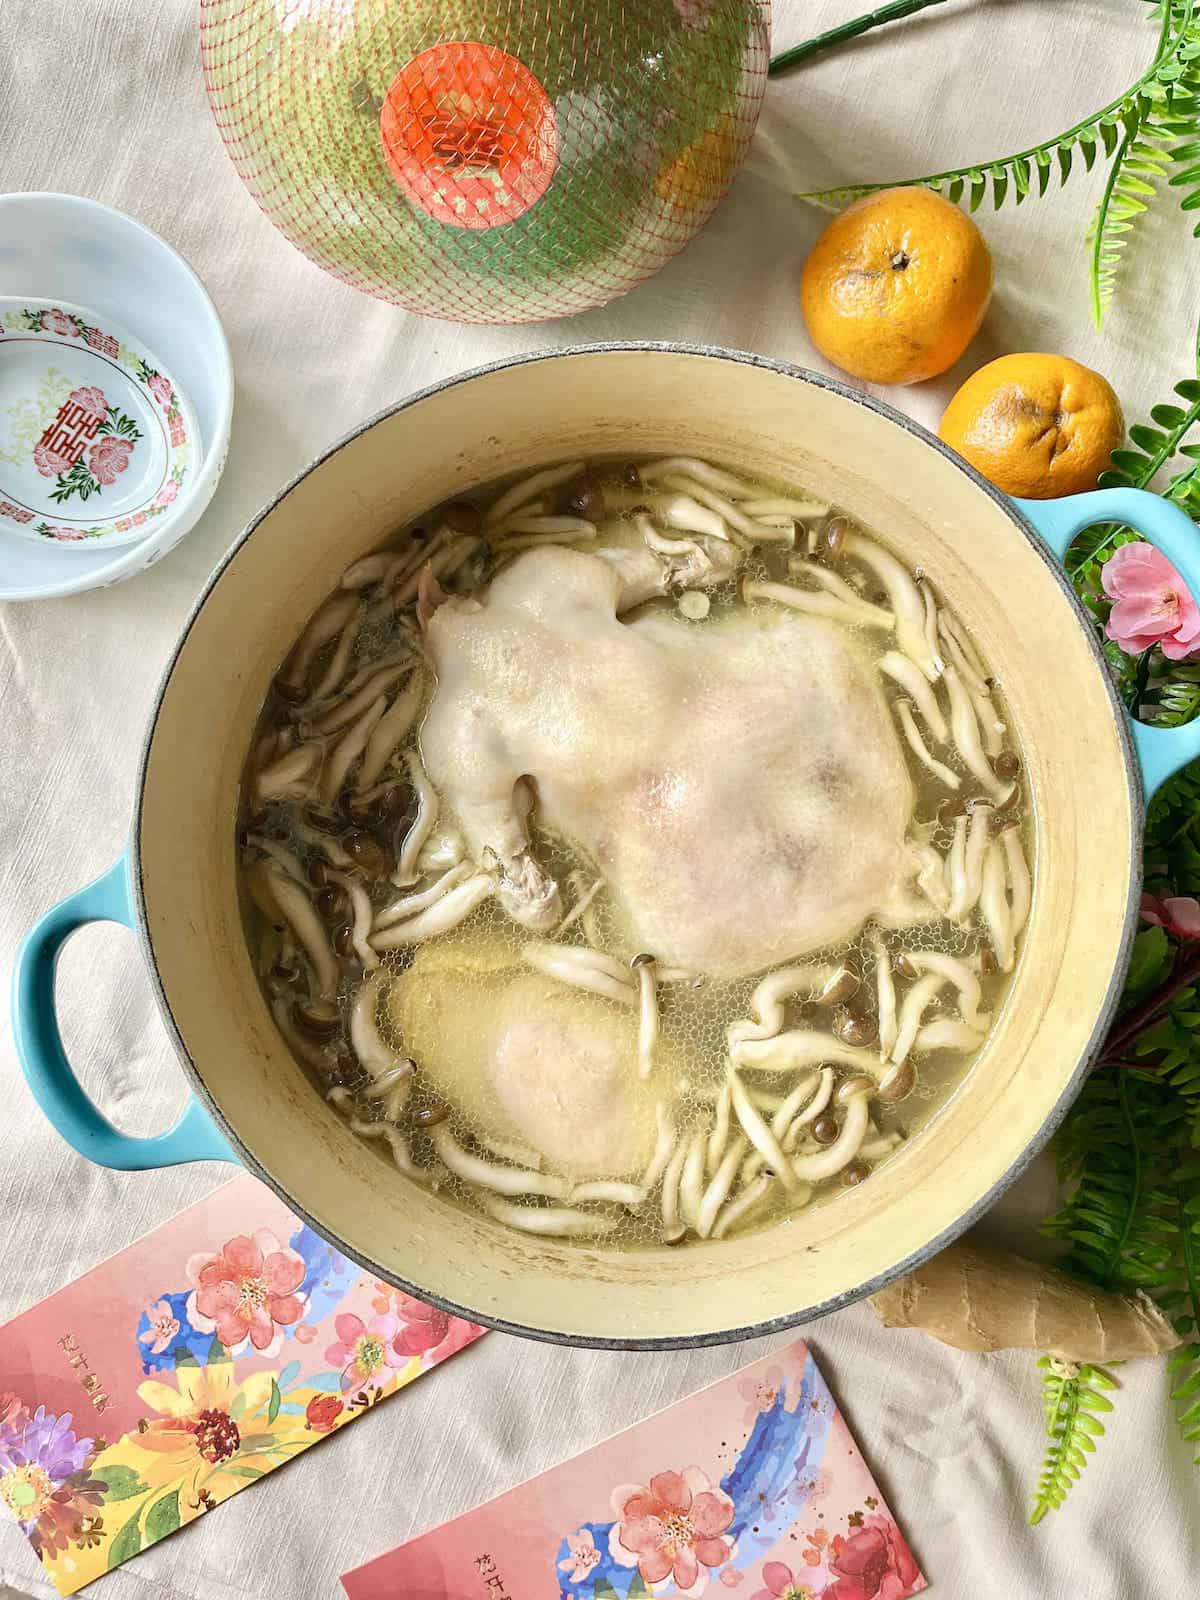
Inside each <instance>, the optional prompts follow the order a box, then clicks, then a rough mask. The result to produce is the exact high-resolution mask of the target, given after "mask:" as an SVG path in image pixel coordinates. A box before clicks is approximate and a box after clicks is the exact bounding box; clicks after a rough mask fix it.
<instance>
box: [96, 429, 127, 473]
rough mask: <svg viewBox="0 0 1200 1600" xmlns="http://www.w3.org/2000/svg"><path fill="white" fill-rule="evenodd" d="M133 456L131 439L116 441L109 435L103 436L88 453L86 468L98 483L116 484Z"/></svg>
mask: <svg viewBox="0 0 1200 1600" xmlns="http://www.w3.org/2000/svg"><path fill="white" fill-rule="evenodd" d="M132 454H133V440H132V439H117V438H115V437H114V436H113V435H112V434H111V433H106V434H103V435H102V436H101V437H100V438H99V439H97V440H96V442H95V444H94V445H93V446H92V447H91V449H90V450H89V451H88V467H89V468H90V469H91V474H92V477H93V478H95V479H96V481H97V482H98V483H103V484H108V483H116V481H117V478H118V476H119V474H121V473H122V472H124V471H125V468H126V467H127V466H128V465H129V458H130V456H131V455H132Z"/></svg>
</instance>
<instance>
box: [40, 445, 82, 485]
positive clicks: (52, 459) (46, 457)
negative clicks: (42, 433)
mask: <svg viewBox="0 0 1200 1600" xmlns="http://www.w3.org/2000/svg"><path fill="white" fill-rule="evenodd" d="M33 464H34V466H35V467H36V468H37V469H38V471H39V472H40V473H41V475H42V477H43V478H57V477H58V475H59V474H60V473H62V472H70V470H71V467H72V465H73V462H72V461H71V458H70V456H65V455H64V454H63V453H62V451H61V450H52V449H51V448H50V446H49V445H48V444H41V443H38V444H35V445H34V447H33Z"/></svg>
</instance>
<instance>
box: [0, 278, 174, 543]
mask: <svg viewBox="0 0 1200 1600" xmlns="http://www.w3.org/2000/svg"><path fill="white" fill-rule="evenodd" d="M197 452H198V441H197V438H196V424H195V420H194V418H193V417H192V414H191V411H190V408H189V407H188V405H187V402H186V400H185V398H184V397H183V395H182V394H181V393H180V392H179V390H178V389H177V387H176V385H175V383H174V382H173V380H172V379H171V377H170V376H169V375H168V374H167V373H166V372H164V371H163V370H162V369H161V366H160V364H159V363H157V361H156V360H155V358H154V357H153V355H152V354H151V353H150V352H149V351H148V350H146V349H145V348H144V347H143V346H142V345H141V344H139V343H138V341H137V340H135V339H133V338H132V337H131V335H129V334H128V333H126V332H125V331H124V330H122V329H119V328H116V327H115V326H112V325H111V324H107V325H104V326H102V325H101V324H100V323H99V322H96V321H93V320H92V318H91V316H90V314H89V313H87V312H85V311H82V310H80V309H78V308H76V307H69V306H62V305H51V304H48V303H43V302H41V301H37V300H22V301H15V300H7V301H0V528H4V529H8V530H10V531H12V532H16V533H19V534H21V535H23V536H24V537H26V538H32V539H38V540H46V539H48V540H53V541H55V542H58V543H62V544H79V543H81V542H84V541H87V542H89V543H95V542H96V541H103V542H104V543H105V544H108V545H119V544H126V543H131V542H133V541H134V540H135V539H139V538H141V537H143V536H144V535H143V531H142V530H143V529H145V528H147V526H148V525H149V524H151V523H153V522H155V521H156V520H157V519H159V518H162V517H165V516H168V515H169V514H171V510H172V507H173V506H174V505H175V504H176V501H177V500H178V498H179V495H180V492H181V490H182V489H183V488H184V486H185V484H186V483H187V481H188V478H189V475H190V474H191V472H192V471H193V469H194V464H195V461H196V459H197Z"/></svg>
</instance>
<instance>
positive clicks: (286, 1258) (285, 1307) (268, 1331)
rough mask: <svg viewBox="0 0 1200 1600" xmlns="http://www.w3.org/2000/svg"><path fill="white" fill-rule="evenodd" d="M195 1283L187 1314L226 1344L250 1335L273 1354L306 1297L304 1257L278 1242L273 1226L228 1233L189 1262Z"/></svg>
mask: <svg viewBox="0 0 1200 1600" xmlns="http://www.w3.org/2000/svg"><path fill="white" fill-rule="evenodd" d="M187 1272H188V1277H189V1278H191V1280H192V1282H193V1283H194V1284H195V1285H196V1287H195V1289H194V1290H193V1292H192V1294H191V1295H190V1296H189V1298H188V1307H187V1310H188V1318H189V1320H190V1321H191V1323H192V1325H193V1327H196V1328H198V1329H199V1330H200V1332H201V1333H215V1334H216V1336H217V1338H218V1339H219V1340H220V1341H221V1343H222V1344H223V1345H224V1346H225V1348H226V1349H227V1350H235V1349H238V1348H240V1347H241V1346H243V1345H244V1344H245V1343H246V1340H247V1339H249V1341H250V1343H251V1344H252V1345H253V1346H254V1348H255V1349H256V1350H260V1351H263V1352H264V1353H266V1354H268V1355H273V1354H275V1352H276V1351H278V1349H279V1348H280V1346H281V1345H282V1343H283V1329H284V1328H285V1327H287V1326H289V1325H290V1324H291V1323H293V1322H298V1321H299V1320H300V1317H301V1316H302V1315H303V1312H304V1304H305V1297H304V1296H303V1295H299V1294H297V1293H296V1290H297V1289H299V1287H300V1285H301V1283H302V1282H303V1281H304V1273H305V1266H304V1261H303V1258H302V1257H300V1256H298V1255H297V1254H296V1252H295V1251H294V1250H290V1249H288V1248H287V1247H286V1246H285V1245H282V1244H280V1242H279V1240H278V1239H277V1238H276V1237H275V1235H274V1234H273V1233H272V1232H271V1231H270V1229H269V1228H259V1230H258V1231H257V1232H256V1233H255V1234H254V1235H253V1237H250V1238H248V1237H247V1236H246V1235H245V1234H239V1235H238V1236H237V1237H236V1238H234V1239H228V1240H226V1242H225V1243H224V1244H223V1245H222V1246H221V1249H220V1251H219V1252H218V1253H217V1254H216V1255H215V1256H212V1255H204V1254H201V1255H196V1256H193V1257H192V1258H191V1260H190V1261H189V1262H188V1264H187Z"/></svg>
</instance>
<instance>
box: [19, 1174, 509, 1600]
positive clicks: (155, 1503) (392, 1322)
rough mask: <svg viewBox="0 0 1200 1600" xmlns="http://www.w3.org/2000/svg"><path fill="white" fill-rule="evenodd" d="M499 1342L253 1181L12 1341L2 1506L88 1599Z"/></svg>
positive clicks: (106, 1269) (65, 1293) (98, 1272)
mask: <svg viewBox="0 0 1200 1600" xmlns="http://www.w3.org/2000/svg"><path fill="white" fill-rule="evenodd" d="M483 1331H484V1330H483V1329H482V1328H478V1327H476V1326H475V1325H474V1324H473V1323H469V1322H462V1321H460V1320H458V1319H457V1318H453V1317H447V1316H445V1315H444V1314H443V1313H442V1312H440V1311H436V1310H434V1309H433V1308H432V1307H430V1306H427V1305H425V1304H423V1303H422V1302H421V1301H419V1300H414V1299H412V1298H410V1297H409V1296H408V1295H404V1294H401V1293H400V1292H399V1291H398V1290H395V1289H391V1288H389V1287H388V1286H387V1285H386V1284H382V1283H377V1282H375V1280H374V1279H373V1278H372V1277H371V1276H370V1274H368V1273H364V1272H363V1271H362V1270H361V1268H359V1267H357V1266H356V1265H355V1264H354V1263H353V1262H351V1261H348V1260H347V1259H346V1257H345V1256H343V1255H340V1254H339V1253H338V1251H336V1250H335V1249H334V1248H333V1246H332V1245H330V1244H327V1243H326V1242H325V1240H324V1239H322V1238H320V1237H319V1236H318V1235H317V1234H315V1233H314V1232H313V1231H312V1229H311V1228H309V1227H307V1226H305V1224H304V1223H302V1222H301V1220H300V1219H299V1218H298V1217H296V1216H294V1215H293V1214H292V1213H291V1212H290V1211H289V1210H288V1209H287V1207H286V1206H285V1205H284V1204H283V1202H282V1201H281V1200H280V1199H279V1198H278V1197H277V1196H276V1195H275V1194H273V1193H272V1192H271V1190H270V1189H268V1188H267V1187H266V1186H265V1185H264V1184H261V1183H259V1182H258V1180H257V1179H256V1178H252V1177H251V1176H250V1175H249V1174H248V1173H243V1174H241V1175H239V1176H238V1177H236V1178H234V1179H233V1181H232V1182H231V1183H228V1184H226V1185H225V1187H224V1188H222V1189H218V1190H217V1192H216V1193H215V1194H212V1195H209V1197H208V1198H207V1199H206V1200H202V1201H201V1202H200V1203H199V1204H198V1205H195V1206H192V1207H191V1209H190V1210H188V1211H184V1212H182V1213H181V1214H180V1215H179V1216H177V1217H175V1218H174V1219H173V1220H172V1221H170V1222H167V1223H164V1224H163V1226H162V1227H160V1228H156V1229H155V1230H154V1231H153V1232H152V1233H148V1234H147V1235H146V1236H145V1238H143V1239H139V1240H138V1242H137V1243H136V1244H133V1245H130V1247H129V1248H128V1249H127V1250H122V1251H121V1252H120V1254H119V1255H115V1256H113V1257H111V1258H110V1259H109V1260H108V1261H105V1262H104V1263H102V1265H100V1266H98V1267H96V1268H95V1269H94V1270H93V1271H91V1272H89V1273H87V1274H86V1275H85V1276H84V1277H82V1278H80V1279H78V1280H77V1281H76V1282H75V1283H72V1284H70V1285H68V1287H67V1288H65V1289H61V1290H59V1292H58V1293H57V1294H54V1295H51V1296H50V1298H49V1299H48V1300H44V1301H42V1303H41V1305H37V1306H34V1307H33V1309H32V1310H30V1311H26V1312H25V1313H24V1314H23V1315H21V1316H19V1317H16V1318H14V1319H13V1321H12V1322H10V1323H8V1324H7V1325H6V1326H5V1327H3V1328H0V1503H2V1504H4V1505H7V1507H8V1509H9V1510H10V1511H11V1512H12V1513H13V1514H14V1515H15V1516H16V1517H17V1519H18V1520H19V1522H20V1523H21V1526H22V1528H23V1529H24V1531H25V1532H26V1533H27V1534H28V1536H29V1539H30V1542H31V1544H32V1545H33V1548H34V1551H35V1553H36V1554H37V1555H38V1556H39V1557H40V1559H41V1561H42V1564H43V1566H44V1567H45V1570H46V1572H47V1574H48V1575H49V1577H50V1578H51V1579H52V1580H53V1582H54V1584H55V1586H56V1587H57V1589H58V1591H59V1593H60V1594H63V1595H69V1594H74V1593H75V1591H76V1590H77V1589H81V1588H82V1587H83V1585H84V1584H85V1583H90V1582H91V1580H92V1579H93V1578H96V1577H98V1576H99V1575H100V1574H101V1573H103V1572H107V1571H109V1570H110V1569H111V1568H112V1567H115V1566H119V1565H120V1563H121V1562H123V1561H127V1560H128V1559H129V1558H130V1556H134V1555H136V1554H137V1553H138V1551H139V1550H142V1549H145V1547H146V1546H147V1545H151V1544H154V1543H155V1542H156V1541H157V1540H159V1539H162V1538H164V1537H165V1536H166V1535H167V1534H169V1533H173V1532H174V1531H175V1529H176V1528H179V1527H182V1526H183V1525H184V1524H185V1523H188V1522H191V1521H193V1520H194V1519H195V1518H196V1517H198V1516H201V1515H202V1514H203V1513H205V1512H207V1511H209V1510H211V1509H212V1508H213V1507H214V1506H216V1505H219V1504H220V1503H221V1501H222V1500H228V1498H229V1497H230V1495H233V1494H236V1493H237V1492H238V1490H239V1489H244V1488H245V1487H246V1486H247V1484H250V1483H253V1482H255V1480H256V1479H258V1478H261V1477H263V1476H264V1474H266V1473H268V1472H273V1471H274V1470H275V1469H276V1467H280V1466H283V1465H284V1463H285V1462H287V1461H290V1460H291V1458H292V1457H293V1456H294V1455H297V1454H299V1453H300V1452H301V1451H303V1450H307V1449H308V1448H309V1447H310V1446H311V1445H314V1444H316V1443H317V1442H318V1441H319V1440H321V1439H323V1438H325V1437H326V1435H328V1434H331V1433H336V1432H337V1430H338V1429H339V1428H342V1427H345V1425H346V1424H347V1423H349V1422H353V1420H354V1419H355V1417H357V1416H360V1415H361V1414H362V1412H363V1411H365V1410H366V1409H367V1408H368V1407H369V1406H372V1405H374V1404H375V1403H376V1402H377V1401H379V1400H382V1399H384V1398H386V1397H387V1396H388V1395H391V1394H393V1393H395V1391H396V1390H397V1389H401V1388H403V1387H404V1385H405V1384H408V1383H411V1382H412V1380H413V1379H414V1378H416V1377H419V1376H420V1375H421V1373H422V1372H426V1371H428V1370H429V1368H430V1367H434V1366H437V1365H438V1363H439V1362H442V1361H444V1360H446V1358H447V1357H448V1356H452V1355H454V1354H455V1353H456V1352H457V1351H459V1350H461V1349H462V1348H463V1347H464V1346H465V1345H468V1344H470V1343H471V1342H472V1341H473V1340H475V1339H477V1338H479V1336H480V1335H481V1334H482V1333H483ZM331 1470H336V1468H334V1467H333V1465H332V1463H331Z"/></svg>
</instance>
